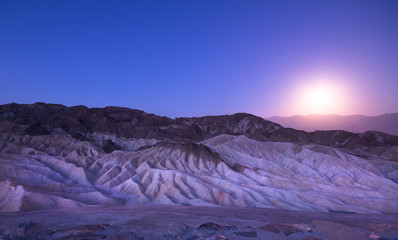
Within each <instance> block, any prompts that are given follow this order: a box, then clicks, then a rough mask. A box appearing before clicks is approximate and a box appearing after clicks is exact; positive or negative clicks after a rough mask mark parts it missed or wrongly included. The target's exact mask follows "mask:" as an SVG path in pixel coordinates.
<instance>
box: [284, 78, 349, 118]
mask: <svg viewBox="0 0 398 240" xmlns="http://www.w3.org/2000/svg"><path fill="white" fill-rule="evenodd" d="M339 83H340V81H338V79H333V78H330V77H316V78H312V79H311V78H310V79H306V81H303V82H302V83H301V84H300V85H299V86H297V88H296V91H295V92H296V93H295V94H294V98H293V100H292V103H291V104H292V106H293V110H294V112H296V113H298V114H299V115H310V114H341V113H343V112H345V108H346V104H345V103H347V102H348V101H347V100H346V97H345V96H344V93H343V89H344V88H343V87H342V86H341V84H339Z"/></svg>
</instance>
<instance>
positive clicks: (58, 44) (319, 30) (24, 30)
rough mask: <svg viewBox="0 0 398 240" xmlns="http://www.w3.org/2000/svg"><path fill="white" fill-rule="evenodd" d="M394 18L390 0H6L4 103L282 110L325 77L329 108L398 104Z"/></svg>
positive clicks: (175, 112) (1, 6)
mask: <svg viewBox="0 0 398 240" xmlns="http://www.w3.org/2000/svg"><path fill="white" fill-rule="evenodd" d="M397 22H398V1H394V0H391V1H385V0H381V1H374V0H361V1H353V0H344V1H315V0H314V1H306V0H299V1H297V0H278V1H213V0H212V1H210V0H209V1H182V0H181V1H100V0H99V1H97V0H96V1H62V0H60V1H45V0H40V1H34V0H33V1H32V0H30V1H7V0H3V1H0V35H1V37H0V84H1V88H0V104H5V103H9V102H17V103H34V102H38V101H40V102H50V103H59V104H64V105H67V106H72V105H87V106H89V107H104V106H110V105H114V106H125V107H131V108H136V109H141V110H144V111H147V112H151V113H155V114H159V115H166V116H169V117H180V116H203V115H218V114H232V113H236V112H248V113H253V114H256V115H259V116H262V117H268V116H272V115H282V116H289V115H294V114H301V113H304V112H303V111H302V109H303V108H292V107H290V106H293V105H294V102H297V99H298V98H300V97H303V93H299V92H297V91H299V90H297V89H299V86H300V85H302V84H306V83H305V82H306V81H307V79H310V78H311V77H310V76H315V75H323V76H328V78H329V81H336V82H339V84H340V85H341V86H343V88H344V94H345V95H344V97H340V100H341V98H344V101H341V103H339V104H340V105H341V106H340V105H339V106H340V108H334V109H333V112H330V113H336V114H345V115H347V114H364V115H377V114H381V113H385V112H398V104H396V103H398V94H397V92H398V78H397V76H398V67H397V66H398V24H397ZM308 81H309V80H308ZM291 96H296V98H292V97H291ZM335 98H337V96H335ZM336 102H337V100H336ZM325 107H326V106H325ZM304 108H305V107H304ZM336 109H337V110H336ZM313 113H317V112H313Z"/></svg>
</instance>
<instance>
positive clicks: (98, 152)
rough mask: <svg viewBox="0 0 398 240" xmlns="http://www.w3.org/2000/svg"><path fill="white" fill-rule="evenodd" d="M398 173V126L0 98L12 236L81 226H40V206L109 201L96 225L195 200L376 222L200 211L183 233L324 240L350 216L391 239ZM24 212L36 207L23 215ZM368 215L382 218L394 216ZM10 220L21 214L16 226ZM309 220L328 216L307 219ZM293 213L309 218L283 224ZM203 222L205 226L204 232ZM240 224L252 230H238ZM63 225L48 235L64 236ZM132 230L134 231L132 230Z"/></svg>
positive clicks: (0, 163) (0, 187)
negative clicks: (359, 129)
mask: <svg viewBox="0 0 398 240" xmlns="http://www.w3.org/2000/svg"><path fill="white" fill-rule="evenodd" d="M397 182H398V136H392V135H388V134H384V133H380V132H374V131H370V132H363V133H350V132H345V131H317V132H311V133H308V132H304V131H299V130H295V129H290V128H283V127H282V126H281V125H279V124H276V123H273V122H269V121H267V120H264V119H262V118H259V117H256V116H253V115H250V114H244V113H238V114H234V115H224V116H207V117H200V118H177V119H170V118H167V117H160V116H156V115H153V114H148V113H145V112H143V111H139V110H132V109H128V108H119V107H107V108H87V107H84V106H76V107H65V106H62V105H53V104H44V103H36V104H31V105H19V104H7V105H2V106H0V211H1V212H3V213H2V214H1V215H0V221H1V222H7V221H6V219H13V218H14V219H15V221H14V223H13V224H12V226H9V227H7V229H14V230H12V231H14V232H7V231H9V230H6V229H2V231H3V232H2V234H3V237H7V238H10V239H12V238H13V237H15V239H18V238H19V237H21V236H23V235H24V234H25V233H26V232H25V230H26V229H30V228H32V227H35V226H36V227H37V228H40V229H41V230H40V231H37V232H36V233H35V234H36V235H37V234H39V232H40V234H44V235H43V236H45V237H44V238H49V237H53V236H52V235H51V234H50V233H51V231H53V233H54V230H51V228H52V227H55V228H62V227H64V228H62V229H64V230H65V229H67V227H68V226H69V227H71V226H72V225H73V227H77V226H83V225H84V226H86V225H89V224H84V223H83V222H82V223H80V224H78V225H74V224H75V223H73V221H69V222H68V221H66V223H65V224H66V225H65V226H58V225H57V226H52V225H51V224H50V223H49V222H47V225H46V223H44V222H43V221H42V220H40V219H41V217H40V214H49V216H50V215H51V214H54V215H51V216H53V217H52V218H54V219H53V221H55V222H56V220H55V218H56V217H55V216H56V211H58V210H51V209H52V208H67V209H72V210H71V212H80V211H91V210H92V209H96V208H93V207H95V206H96V207H101V206H102V208H104V207H105V206H106V207H107V209H108V210H109V209H110V210H109V213H108V214H109V216H108V215H107V216H106V217H104V219H107V220H106V221H105V220H104V222H103V223H104V224H105V223H106V224H110V223H109V222H112V221H113V220H112V211H113V210H112V209H123V207H127V208H128V209H130V207H131V208H132V209H133V210H134V209H135V210H134V211H137V208H134V206H140V207H142V208H144V209H145V208H146V207H148V206H149V207H153V208H155V209H158V210H159V209H160V208H159V206H168V207H167V209H176V208H177V209H178V207H179V206H180V207H181V206H191V207H188V209H190V208H194V207H192V206H197V207H198V206H200V207H202V208H203V209H204V210H203V211H211V210H205V209H217V210H214V211H219V214H220V216H222V215H223V214H227V213H223V212H222V211H223V210H220V209H225V208H227V207H229V208H230V207H234V209H235V208H236V209H239V208H242V209H248V208H250V209H251V210H250V211H251V212H253V214H255V213H256V212H257V211H264V210H261V209H278V211H281V213H283V212H286V211H303V212H304V213H307V214H309V215H308V216H315V215H311V214H321V213H325V214H331V215H326V216H335V215H333V214H338V215H337V216H341V217H343V216H345V217H347V216H348V217H350V216H351V215H352V216H358V218H364V219H366V216H368V217H369V219H376V220H377V221H376V220H375V222H373V223H372V224H370V225H369V226H368V225H367V226H365V225H366V224H365V223H364V224H365V225H363V226H362V225H361V226H359V225H355V224H354V223H353V222H354V221H352V222H351V223H350V224H348V225H347V223H344V222H341V221H337V220H336V219H335V218H333V219H332V220H331V219H329V218H328V217H324V218H322V217H319V216H321V215H316V216H317V217H314V218H312V220H311V221H310V220H308V221H305V222H300V221H294V222H291V221H290V220H289V218H283V219H279V220H278V221H276V220H275V221H274V220H273V221H269V222H268V224H282V225H275V226H274V225H270V226H268V225H267V224H265V223H266V221H265V220H264V219H263V220H262V223H261V224H263V223H264V225H261V224H260V223H256V224H257V225H255V226H254V225H251V227H255V228H256V229H255V230H253V231H251V230H250V231H249V230H248V229H247V228H245V226H244V225H239V226H236V225H234V224H233V223H230V222H227V223H222V222H220V221H219V220H217V221H216V220H214V221H204V220H203V219H202V220H203V221H200V222H195V223H194V224H193V223H192V224H191V225H186V226H185V225H184V226H185V227H184V229H185V230H181V231H180V230H179V234H180V235H179V236H181V238H180V239H187V238H190V239H205V237H207V238H206V239H226V238H228V239H234V238H250V237H260V236H268V235H267V234H271V235H269V236H271V237H272V236H273V237H275V238H274V239H278V238H277V236H279V237H281V238H284V237H288V235H290V234H287V235H286V234H285V233H283V232H284V231H285V230H286V229H290V230H286V231H293V232H294V233H296V231H297V234H298V233H299V230H300V229H301V230H300V231H301V233H300V234H301V235H300V234H299V235H295V237H297V238H294V237H291V239H303V238H306V237H308V239H327V237H325V236H326V235H327V234H326V235H325V232H322V231H321V230H319V229H322V227H319V226H327V227H323V228H324V229H330V228H337V229H344V228H345V227H344V226H346V225H347V226H348V227H347V228H352V227H355V228H358V229H359V230H358V231H360V232H361V233H358V234H359V235H360V236H364V237H365V238H364V239H368V238H371V236H373V235H372V234H375V236H378V237H374V238H373V239H381V236H383V239H393V237H397V235H396V233H397V232H396V226H395V225H391V224H392V222H394V221H395V220H396V219H397V215H396V214H397V213H398V184H397ZM111 206H113V207H111ZM171 206H173V207H171ZM82 207H85V208H82ZM87 207H88V208H87ZM215 207H223V208H215ZM76 209H86V210H76ZM90 209H91V210H90ZM165 209H166V207H165ZM194 209H195V208H194ZM256 209H258V210H256ZM26 211H32V212H31V213H34V214H33V215H26V213H27V212H26ZM60 211H62V210H60ZM93 211H94V212H89V214H94V213H95V210H93ZM115 211H119V210H115ZM176 211H177V212H178V211H179V210H176ZM183 211H185V210H183ZM228 211H229V210H228ZM236 211H239V210H236ZM269 211H274V210H269ZM7 212H8V213H7ZM14 212H21V213H14ZM36 213H37V214H38V215H36ZM169 214H171V213H169ZM192 214H193V215H195V213H194V212H192ZM339 214H340V215H339ZM361 214H362V215H361ZM363 214H365V215H363ZM366 214H373V215H366ZM388 214H390V215H388ZM24 216H31V217H28V218H25V217H24ZM35 216H36V217H35ZM303 216H305V215H303ZM364 216H365V217H364ZM371 216H390V218H389V219H390V220H388V221H384V220H386V219H388V218H383V217H380V218H379V217H371ZM345 217H344V218H345ZM50 218H51V217H50ZM354 218H356V217H354ZM208 219H212V217H211V216H209V217H208ZM322 219H323V220H322ZM391 219H393V220H391ZM17 220H18V221H22V223H20V224H22V225H21V226H19V225H18V224H19V223H18V224H17V222H18V221H17ZM317 220H320V221H327V222H329V223H327V224H326V225H325V224H324V223H314V221H317ZM48 221H49V220H48ZM87 221H88V220H87ZM140 221H141V220H140ZM209 222H211V223H209ZM330 222H332V223H330ZM301 223H303V224H304V223H305V224H312V225H305V227H302V226H301V225H300V226H301V227H297V226H298V225H297V226H296V225H291V224H301ZM10 224H11V222H10ZM15 224H17V225H15ZM24 224H25V225H24ZM26 224H27V225H26ZM37 224H41V225H37ZM76 224H77V223H76ZM93 224H94V223H93ZM120 224H121V223H116V222H112V224H110V225H109V226H108V225H106V226H105V225H101V224H100V223H98V222H96V223H95V224H94V225H95V226H94V227H87V226H86V227H83V229H85V230H82V231H83V232H87V231H88V232H89V233H90V234H99V235H98V236H96V237H98V238H100V237H101V234H105V232H106V234H105V236H106V237H109V236H110V235H112V234H111V233H110V232H112V231H114V233H115V232H120V231H121V229H118V227H120V226H121V225H120ZM141 224H142V223H141ZM159 224H160V223H159ZM202 224H208V225H203V226H202ZM212 224H215V225H212ZM283 224H285V225H283ZM286 224H287V225H286ZM289 224H290V225H289ZM330 224H332V225H333V224H335V225H333V226H332V225H330ZM336 224H337V225H336ZM339 224H340V225H339ZM375 224H387V225H388V224H390V225H388V226H387V225H385V228H383V227H381V225H380V228H382V229H384V230H385V231H384V230H383V231H384V232H380V231H381V230H380V231H379V232H378V233H377V231H376V230H374V229H373V228H371V226H376V225H375ZM341 225H344V226H341ZM18 226H19V227H18ZM201 226H202V227H201ZM267 226H268V227H267ZM303 226H304V225H303ZM246 227H247V226H246ZM87 228H89V229H91V228H93V229H94V230H92V229H91V230H87ZM263 228H264V229H263ZM198 229H199V230H198ZM203 229H204V230H203ZM209 229H210V230H209ZM275 229H276V230H275ZM278 229H279V230H278ZM281 229H285V230H281ZM292 229H293V230H292ZM294 229H296V230H294ZM297 229H299V230H297ZM303 229H311V231H312V232H313V233H316V234H315V235H314V234H312V235H314V236H313V238H309V237H311V234H310V233H311V232H310V230H308V231H307V230H305V231H304V230H303ZM317 229H318V230H319V231H318V230H317ZM386 229H388V230H386ZM391 229H392V230H391ZM394 229H395V230H394ZM125 230H126V229H124V230H123V231H125ZM202 230H203V231H205V232H206V231H210V232H211V233H212V234H210V233H208V232H207V233H200V231H202ZM32 231H33V230H32ZM65 231H66V230H65ZM71 231H72V230H71ZM73 231H77V230H76V229H75V230H73ZM109 231H110V232H109ZM126 231H127V230H126ZM159 231H161V229H160V228H159ZM195 231H199V232H195ZM264 231H265V232H264ZM267 231H268V232H271V233H267ZM317 231H318V232H319V234H317ZM324 231H326V230H324ZM328 231H329V230H328ZM394 231H395V232H394ZM88 232H87V233H88ZM127 232H128V231H127ZM236 232H249V233H242V234H243V235H242V236H241V235H239V234H236ZM250 232H255V233H256V234H258V235H255V233H250ZM13 234H14V235H13ZM18 234H19V235H18ZM21 234H22V235H21ZM26 234H27V233H26ZM46 234H47V235H46ZM48 234H50V235H48ZM60 234H61V233H60ZM62 234H63V233H62ZM62 234H61V235H59V236H58V235H56V236H58V237H60V238H61V237H67V235H62ZM109 234H110V235H109ZM125 234H127V233H125ZM143 234H144V233H143ZM145 234H146V233H145ZM145 234H144V235H145ZM173 234H176V232H173ZM173 234H172V235H173ZM201 234H202V235H201ZM203 234H204V235H203ZM206 234H207V235H206ZM209 234H210V235H209ZM223 234H224V235H223ZM225 234H226V235H225ZM245 234H246V235H247V236H245ZM264 234H265V235H264ZM272 234H276V235H272ZM377 234H379V235H377ZM380 234H381V235H380ZM389 234H390V235H389ZM36 235H35V236H36ZM72 235H73V234H72ZM218 235H220V237H219V238H217V236H218ZM227 235H228V236H227ZM249 235H250V236H249ZM359 235H358V236H359ZM18 236H19V237H18ZM37 236H38V235H37ZM54 236H55V235H54ZM112 236H113V235H112ZM159 236H160V235H156V236H155V237H153V239H156V238H157V237H159ZM173 236H174V238H173V237H171V238H169V239H176V238H175V236H177V235H173ZM194 236H196V237H197V238H194ZM211 236H213V238H210V237H211ZM222 236H223V237H225V238H222ZM94 237H95V236H94ZM130 237H131V238H132V239H134V238H133V237H134V236H133V235H131V236H130ZM135 237H137V238H138V237H139V236H138V235H137V236H135ZM316 237H318V238H316ZM149 238H150V236H149V237H148V239H149ZM145 239H147V238H145ZM158 239H160V238H158ZM165 239H167V237H166V238H165ZM358 239H360V238H358Z"/></svg>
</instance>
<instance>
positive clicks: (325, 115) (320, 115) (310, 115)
mask: <svg viewBox="0 0 398 240" xmlns="http://www.w3.org/2000/svg"><path fill="white" fill-rule="evenodd" d="M8 104H17V105H35V104H46V105H62V106H64V107H68V108H72V107H79V106H83V107H86V108H89V109H99V108H107V107H116V108H128V109H131V110H138V111H143V112H145V113H148V114H154V115H157V116H160V117H167V118H170V119H176V118H200V117H210V116H222V115H235V114H250V115H254V116H256V117H260V118H263V119H265V120H268V121H270V120H269V119H271V118H295V117H302V118H310V117H343V118H344V117H365V118H372V117H380V116H383V115H391V114H398V112H387V113H383V114H379V115H361V114H353V115H339V114H309V115H291V116H268V117H263V116H259V115H256V114H252V113H248V112H233V113H227V114H218V115H196V116H177V117H170V116H167V115H159V114H156V113H153V112H147V111H145V110H142V109H139V108H134V107H126V106H115V105H109V106H104V107H95V106H94V107H90V106H86V105H82V104H79V105H65V104H61V103H48V102H34V103H16V102H10V103H5V104H0V106H2V105H8Z"/></svg>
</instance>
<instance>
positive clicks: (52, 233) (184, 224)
mask: <svg viewBox="0 0 398 240" xmlns="http://www.w3.org/2000/svg"><path fill="white" fill-rule="evenodd" d="M0 238H1V239H307V240H309V239H398V215H397V214H352V213H315V212H300V211H289V210H278V209H264V208H220V207H192V206H189V207H185V206H161V205H145V206H137V205H136V206H114V207H85V208H74V209H67V208H64V209H46V210H38V211H30V212H19V213H0Z"/></svg>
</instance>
